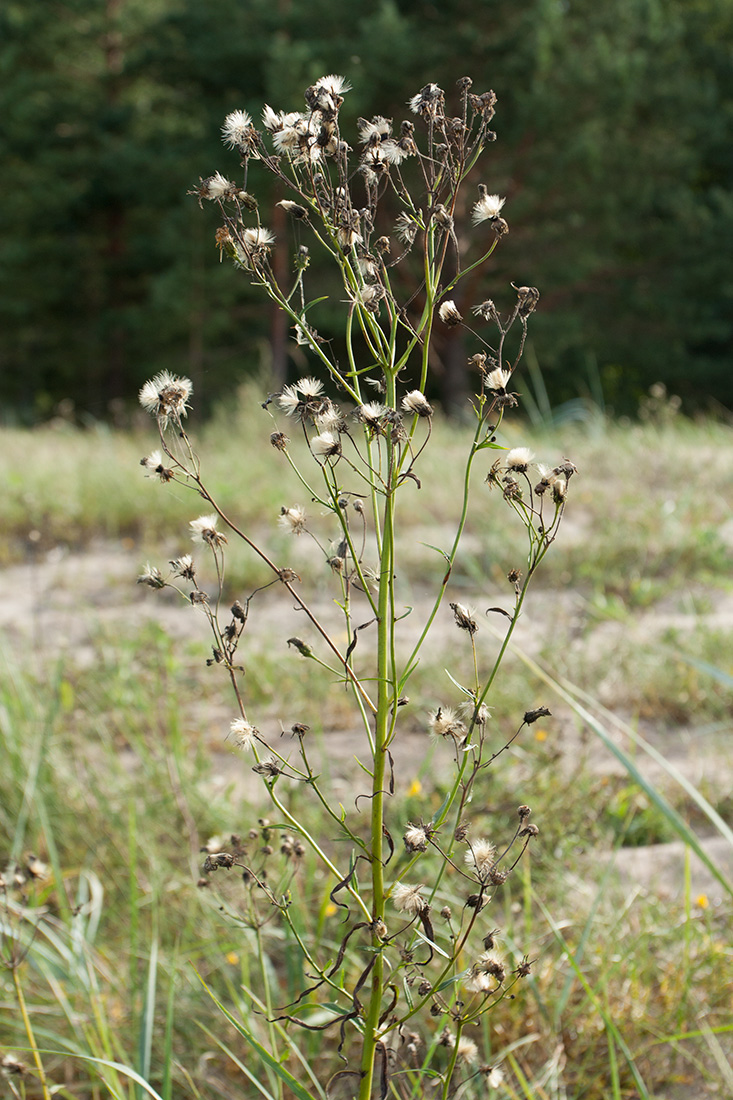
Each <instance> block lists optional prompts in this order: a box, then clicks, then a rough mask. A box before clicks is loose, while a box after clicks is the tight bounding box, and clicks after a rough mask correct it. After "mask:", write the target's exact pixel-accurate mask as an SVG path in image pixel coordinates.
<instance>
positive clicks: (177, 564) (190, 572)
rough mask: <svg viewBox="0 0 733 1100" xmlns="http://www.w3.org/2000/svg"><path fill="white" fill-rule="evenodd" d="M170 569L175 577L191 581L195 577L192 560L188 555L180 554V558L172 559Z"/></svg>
mask: <svg viewBox="0 0 733 1100" xmlns="http://www.w3.org/2000/svg"><path fill="white" fill-rule="evenodd" d="M170 567H171V569H172V570H173V572H174V573H175V575H176V576H177V577H183V579H184V580H187V581H192V580H193V579H194V577H195V575H196V570H195V567H194V564H193V558H192V557H191V555H190V554H182V555H181V557H180V558H173V560H172V561H171V562H170Z"/></svg>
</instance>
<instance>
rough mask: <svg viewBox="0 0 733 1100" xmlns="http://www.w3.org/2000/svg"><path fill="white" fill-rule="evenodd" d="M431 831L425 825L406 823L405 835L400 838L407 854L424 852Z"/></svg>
mask: <svg viewBox="0 0 733 1100" xmlns="http://www.w3.org/2000/svg"><path fill="white" fill-rule="evenodd" d="M430 834H431V830H430V829H429V828H428V827H427V826H425V825H413V824H412V822H411V821H408V823H407V829H406V831H405V835H404V837H403V838H402V839H403V841H404V843H405V848H406V849H407V851H408V852H424V851H426V850H427V847H428V842H429V840H430Z"/></svg>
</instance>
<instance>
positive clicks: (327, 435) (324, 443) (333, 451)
mask: <svg viewBox="0 0 733 1100" xmlns="http://www.w3.org/2000/svg"><path fill="white" fill-rule="evenodd" d="M310 447H311V451H312V452H313V454H314V455H317V456H319V457H322V458H335V457H337V456H338V455H340V454H341V440H340V439H339V437H338V435H337V434H336V433H335V432H321V434H320V435H316V436H314V437H313V439H311V441H310Z"/></svg>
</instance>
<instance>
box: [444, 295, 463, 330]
mask: <svg viewBox="0 0 733 1100" xmlns="http://www.w3.org/2000/svg"><path fill="white" fill-rule="evenodd" d="M438 316H439V317H440V319H441V321H442V322H443V324H444V325H448V326H449V327H451V326H454V325H460V324H461V322H462V321H463V317H461V314H460V313H459V311H458V308H457V306H456V303H455V302H454V301H451V300H450V299H449V300H448V301H447V302H443V304H442V305H441V307H440V309H439V310H438Z"/></svg>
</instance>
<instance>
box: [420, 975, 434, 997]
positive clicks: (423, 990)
mask: <svg viewBox="0 0 733 1100" xmlns="http://www.w3.org/2000/svg"><path fill="white" fill-rule="evenodd" d="M417 992H418V994H419V995H420V996H421V997H427V996H428V995H429V994H430V993H432V992H433V986H432V983H431V982H429V981H428V980H427V978H423V979H422V980H421V981H420V982H419V984H418V987H417Z"/></svg>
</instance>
